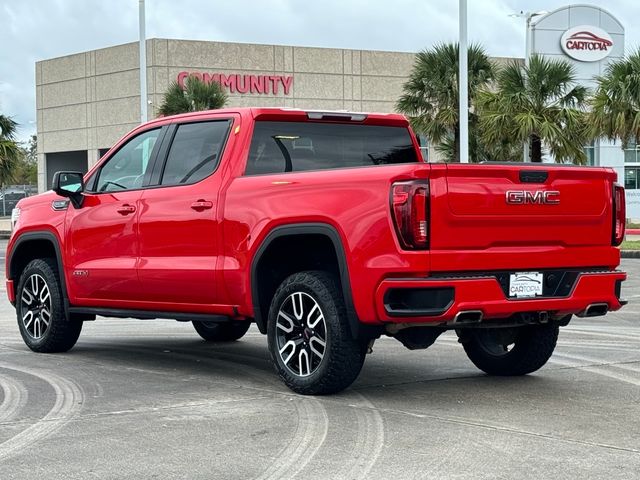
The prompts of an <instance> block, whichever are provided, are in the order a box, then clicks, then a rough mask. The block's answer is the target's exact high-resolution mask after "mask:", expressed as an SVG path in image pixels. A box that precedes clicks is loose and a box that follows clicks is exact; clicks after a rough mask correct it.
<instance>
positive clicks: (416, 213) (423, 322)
mask: <svg viewBox="0 0 640 480" xmlns="http://www.w3.org/2000/svg"><path fill="white" fill-rule="evenodd" d="M615 182H616V174H615V172H614V171H613V170H612V169H609V168H596V167H574V166H564V165H546V164H545V165H541V164H537V165H535V164H522V163H513V164H483V165H473V164H428V163H424V161H423V160H422V156H421V154H420V150H419V146H418V143H417V141H416V137H415V135H414V134H413V132H412V131H411V129H410V128H409V124H408V122H407V120H406V119H405V118H404V117H403V116H400V115H395V114H362V113H345V112H316V111H303V110H293V109H277V108H239V109H226V110H215V111H208V112H199V113H190V114H184V115H179V116H174V117H164V118H160V119H157V120H154V121H151V122H149V123H146V124H144V125H141V126H139V127H137V128H136V129H134V130H133V131H132V132H130V133H129V134H127V135H126V136H125V137H124V138H123V139H122V140H120V141H119V142H118V144H117V145H116V146H115V147H114V148H112V149H111V150H110V151H109V152H108V153H107V154H105V156H104V157H103V158H102V159H101V161H100V162H99V163H98V164H97V165H96V166H95V167H94V168H92V169H91V170H90V171H89V172H88V173H87V174H86V175H84V176H83V175H82V174H80V173H75V172H59V173H57V174H56V175H55V178H54V185H53V191H52V192H47V193H44V194H41V195H38V196H35V197H30V198H26V199H23V200H21V201H20V202H19V204H18V211H19V218H18V220H17V223H16V228H15V229H14V232H13V234H12V237H11V239H10V242H9V245H8V254H7V256H6V258H7V260H6V275H7V292H8V295H9V299H10V300H11V302H12V303H13V304H14V305H15V307H16V311H17V319H18V326H19V328H20V333H21V334H22V338H23V339H24V341H25V343H26V344H27V345H28V346H29V348H31V349H32V350H34V351H36V352H60V351H66V350H68V349H70V348H71V347H72V346H73V345H74V344H75V343H76V341H77V339H78V336H79V334H80V331H81V329H82V324H83V321H87V320H93V319H94V318H95V317H96V316H103V317H134V318H169V319H176V320H179V321H190V322H193V326H194V327H195V330H196V331H197V333H198V334H199V335H200V336H201V337H202V338H204V339H205V340H209V341H218V342H225V341H233V340H237V339H239V338H241V337H242V336H243V335H244V334H245V333H246V332H247V330H248V328H249V326H250V325H251V324H252V323H255V324H256V325H257V327H258V329H259V330H260V332H262V333H263V334H266V335H267V342H268V348H269V351H270V354H271V358H272V360H273V364H274V366H275V369H276V371H277V373H278V375H279V376H280V377H281V379H282V380H283V381H284V383H286V385H287V386H289V387H290V388H291V389H292V390H294V391H296V392H299V393H303V394H326V393H332V392H337V391H340V390H342V389H344V388H346V387H348V386H349V385H350V384H351V383H352V382H353V381H354V380H355V379H356V377H357V376H358V374H359V372H360V370H361V368H362V365H363V362H364V359H365V355H366V353H367V352H368V351H370V350H371V347H372V345H373V343H374V340H375V339H377V338H379V337H380V336H381V335H389V336H391V337H394V338H396V339H398V340H399V341H400V342H401V343H402V344H404V345H405V346H406V347H408V348H410V349H423V348H427V347H429V346H430V345H431V344H433V342H434V341H435V340H436V339H437V337H438V336H439V335H440V334H442V333H443V332H445V331H447V330H455V332H456V333H457V335H458V336H459V339H460V342H461V343H462V346H463V348H464V350H465V352H466V354H467V355H468V357H469V358H470V359H471V361H472V362H473V363H474V364H475V365H476V366H478V367H479V368H480V369H482V370H483V371H485V372H487V373H489V374H493V375H523V374H527V373H531V372H533V371H536V370H538V369H539V368H540V367H542V366H543V365H544V364H545V363H546V362H547V360H548V359H549V357H550V356H551V354H552V352H553V350H554V348H555V345H556V340H557V337H558V331H559V327H561V326H564V325H567V324H568V323H569V321H570V319H571V318H572V315H577V316H579V317H592V316H597V315H604V314H606V313H607V312H609V311H612V310H618V309H619V308H621V307H622V305H624V303H625V302H624V301H623V300H622V299H621V298H620V290H621V284H622V282H623V281H624V280H625V279H626V274H625V273H624V272H621V271H619V270H618V269H617V268H618V264H619V258H620V254H619V251H618V249H617V248H616V246H617V245H619V244H620V243H621V241H622V238H623V236H624V222H625V211H624V190H623V189H622V188H621V187H620V186H618V185H617V184H616V183H615Z"/></svg>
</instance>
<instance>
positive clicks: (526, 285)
mask: <svg viewBox="0 0 640 480" xmlns="http://www.w3.org/2000/svg"><path fill="white" fill-rule="evenodd" d="M542 281H543V274H542V273H540V272H516V273H512V274H511V275H509V296H510V297H515V298H531V297H538V296H540V295H542Z"/></svg>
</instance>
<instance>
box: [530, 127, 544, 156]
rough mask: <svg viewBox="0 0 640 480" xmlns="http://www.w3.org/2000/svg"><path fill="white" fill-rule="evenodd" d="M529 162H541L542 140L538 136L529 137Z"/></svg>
mask: <svg viewBox="0 0 640 480" xmlns="http://www.w3.org/2000/svg"><path fill="white" fill-rule="evenodd" d="M531 161H532V162H537V163H541V162H542V140H541V139H540V137H539V136H538V135H535V134H534V135H531Z"/></svg>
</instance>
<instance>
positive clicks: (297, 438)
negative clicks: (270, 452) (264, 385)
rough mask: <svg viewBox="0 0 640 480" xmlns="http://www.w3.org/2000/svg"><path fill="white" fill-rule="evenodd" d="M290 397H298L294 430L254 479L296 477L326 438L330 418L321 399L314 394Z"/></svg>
mask: <svg viewBox="0 0 640 480" xmlns="http://www.w3.org/2000/svg"><path fill="white" fill-rule="evenodd" d="M293 398H296V399H298V401H296V402H295V407H296V409H297V411H298V425H297V427H296V431H295V433H294V435H293V437H292V438H291V440H290V441H289V443H288V444H287V445H286V446H285V447H284V448H283V449H282V450H280V452H278V455H277V457H276V458H274V459H273V461H272V462H271V465H270V466H269V467H268V468H267V469H266V470H265V471H264V472H262V474H261V475H259V476H258V477H256V479H257V480H279V479H281V478H293V477H295V476H296V475H297V474H298V473H300V472H301V471H302V469H303V468H304V467H306V466H307V465H308V464H309V463H310V462H311V460H313V458H314V457H315V456H316V454H317V453H318V450H320V447H321V446H322V444H323V443H324V442H325V440H326V438H327V432H328V430H329V418H328V416H327V411H326V409H325V408H324V405H322V402H320V401H319V400H316V399H315V398H313V397H299V396H295V397H293Z"/></svg>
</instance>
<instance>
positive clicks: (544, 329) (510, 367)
mask: <svg viewBox="0 0 640 480" xmlns="http://www.w3.org/2000/svg"><path fill="white" fill-rule="evenodd" d="M558 331H559V327H558V325H553V324H548V325H531V326H525V327H516V328H481V329H477V330H473V331H469V332H461V333H460V335H461V337H460V338H461V341H462V345H463V346H464V350H465V352H466V353H467V356H468V357H469V360H471V361H472V362H473V364H474V365H475V366H476V367H478V368H479V369H480V370H482V371H483V372H485V373H488V374H489V375H501V376H511V375H526V374H528V373H531V372H535V371H536V370H538V369H539V368H541V367H542V366H543V365H544V364H545V363H547V361H548V360H549V358H550V357H551V355H552V354H553V350H554V349H555V347H556V342H557V341H558Z"/></svg>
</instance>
